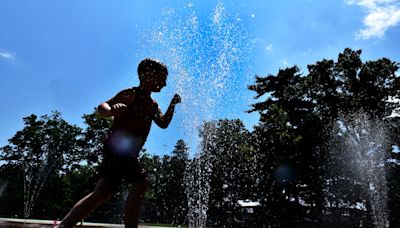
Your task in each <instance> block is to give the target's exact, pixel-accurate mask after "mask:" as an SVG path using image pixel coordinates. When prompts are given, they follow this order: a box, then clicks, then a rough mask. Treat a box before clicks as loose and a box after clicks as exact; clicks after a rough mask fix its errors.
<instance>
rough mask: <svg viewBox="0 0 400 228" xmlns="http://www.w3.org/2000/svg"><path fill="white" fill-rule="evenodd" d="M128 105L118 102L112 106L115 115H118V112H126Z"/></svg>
mask: <svg viewBox="0 0 400 228" xmlns="http://www.w3.org/2000/svg"><path fill="white" fill-rule="evenodd" d="M127 107H128V106H126V104H123V103H117V104H115V105H113V106H111V110H112V112H113V114H114V115H118V114H121V113H122V112H124V111H125V110H126V108H127Z"/></svg>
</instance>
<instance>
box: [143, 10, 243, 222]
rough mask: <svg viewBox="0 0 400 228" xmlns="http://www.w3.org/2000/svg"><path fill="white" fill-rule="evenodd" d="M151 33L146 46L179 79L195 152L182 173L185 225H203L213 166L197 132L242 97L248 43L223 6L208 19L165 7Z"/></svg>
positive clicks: (186, 124) (186, 130)
mask: <svg viewBox="0 0 400 228" xmlns="http://www.w3.org/2000/svg"><path fill="white" fill-rule="evenodd" d="M152 31H153V32H152V39H150V40H149V43H148V44H146V46H149V45H150V46H151V47H152V48H151V49H152V50H155V53H151V54H152V55H153V56H159V58H160V59H165V61H166V63H167V65H168V66H169V67H170V71H172V72H173V73H171V75H178V77H177V78H174V79H173V80H170V81H171V84H172V87H173V88H175V91H176V92H177V93H178V94H180V95H181V96H182V100H183V101H184V102H183V103H182V105H181V109H180V110H181V112H182V114H181V118H182V120H181V121H182V122H183V124H182V126H183V128H184V134H185V135H186V137H187V138H186V139H185V141H187V142H189V143H190V147H191V148H194V149H195V150H196V149H197V152H196V151H194V155H193V157H194V158H193V161H192V163H191V164H189V165H188V172H187V175H186V180H187V181H186V182H187V194H188V201H189V202H188V203H189V212H188V218H189V226H190V227H205V226H206V221H207V210H208V194H209V191H210V186H209V176H210V173H211V172H212V168H213V167H212V165H211V163H210V162H209V155H208V154H207V153H204V154H203V153H200V151H203V152H204V148H203V149H202V148H200V147H199V142H200V141H201V140H203V141H204V140H206V139H204V138H203V139H201V138H199V136H198V130H199V128H200V127H201V126H202V124H203V123H204V121H208V120H212V119H217V118H218V115H223V114H224V113H225V114H226V113H229V110H230V109H231V108H233V106H232V104H233V103H234V101H235V99H241V98H242V96H241V94H240V92H238V91H243V90H239V89H238V88H239V86H240V87H243V86H245V85H246V82H242V83H240V82H241V80H237V78H238V77H239V76H241V75H243V70H244V65H245V64H244V63H245V61H246V59H247V57H246V54H247V52H248V48H249V47H248V46H247V45H248V44H249V43H250V42H248V40H247V37H248V35H247V34H246V30H245V29H244V26H243V25H242V24H241V19H240V18H239V17H238V16H233V15H231V14H230V13H229V12H228V11H227V10H226V8H225V6H224V5H223V4H222V3H218V4H217V5H216V7H215V8H214V11H213V13H212V15H211V16H210V17H209V18H208V19H207V20H206V21H202V19H201V18H199V17H198V16H197V14H196V10H195V7H194V5H193V4H187V5H186V7H185V8H184V12H177V10H175V9H164V11H163V12H162V21H160V22H159V23H158V24H156V28H152ZM185 101H187V102H185ZM242 103H245V102H242ZM206 137H212V136H206ZM192 154H193V153H192Z"/></svg>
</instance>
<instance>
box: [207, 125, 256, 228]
mask: <svg viewBox="0 0 400 228" xmlns="http://www.w3.org/2000/svg"><path fill="white" fill-rule="evenodd" d="M200 136H201V138H202V141H201V148H202V151H201V153H203V156H204V157H203V158H206V159H208V161H207V162H208V163H209V169H210V170H208V171H207V170H206V171H205V172H208V178H209V179H208V181H209V189H210V190H209V191H210V192H209V209H208V220H209V221H212V223H214V224H216V225H219V226H221V225H226V226H229V227H237V226H240V224H239V221H241V219H242V218H241V211H242V208H241V207H240V205H239V204H238V201H239V200H247V199H251V197H252V195H251V192H250V191H249V190H251V187H252V186H251V183H252V182H253V181H254V179H253V177H254V176H253V173H252V172H251V171H252V169H251V166H252V165H251V163H250V162H249V158H250V157H251V156H249V155H250V154H249V153H250V152H251V150H250V144H249V138H250V133H249V132H248V131H247V130H246V129H245V127H244V124H243V123H242V122H241V121H240V120H238V119H236V120H227V119H224V120H217V121H210V122H206V123H204V125H203V127H202V128H201V131H200ZM205 168H207V167H205ZM204 181H207V180H204Z"/></svg>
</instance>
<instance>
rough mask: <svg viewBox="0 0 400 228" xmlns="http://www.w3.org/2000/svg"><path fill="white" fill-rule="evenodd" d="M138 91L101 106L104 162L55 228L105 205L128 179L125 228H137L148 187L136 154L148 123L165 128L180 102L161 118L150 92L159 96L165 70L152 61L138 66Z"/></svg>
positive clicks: (177, 98) (124, 92)
mask: <svg viewBox="0 0 400 228" xmlns="http://www.w3.org/2000/svg"><path fill="white" fill-rule="evenodd" d="M138 75H139V80H140V84H139V87H133V88H130V89H126V90H122V91H121V92H119V93H118V94H117V95H116V96H115V97H113V98H111V99H110V100H108V101H106V102H104V103H101V104H100V105H99V107H98V112H99V113H100V115H102V116H105V117H108V116H113V117H114V119H113V123H112V126H111V131H110V133H109V135H108V137H107V139H106V140H105V143H104V161H103V163H102V165H101V166H100V171H99V175H100V179H99V181H98V182H97V184H96V187H95V189H94V191H93V192H92V193H90V194H89V195H87V196H85V197H84V198H83V199H81V200H80V201H79V202H78V203H76V204H75V206H74V207H73V208H72V210H71V211H70V212H69V213H68V214H67V215H66V216H65V217H64V219H63V220H62V221H61V223H60V224H59V226H58V227H59V228H65V227H73V226H74V225H75V224H76V223H77V222H79V221H80V220H82V219H83V218H85V217H86V216H87V215H88V214H89V213H90V212H91V211H93V210H94V209H95V208H97V207H98V206H99V205H100V204H102V203H103V202H104V201H106V200H107V199H108V198H109V197H110V196H111V194H112V192H113V191H114V190H115V189H116V187H118V185H119V184H121V181H122V180H123V179H128V180H129V181H130V182H131V183H132V184H133V186H132V189H131V191H130V192H129V195H128V198H127V199H126V202H125V207H124V211H125V217H124V221H125V227H137V226H138V221H139V213H140V209H141V205H142V202H143V197H144V193H145V192H146V190H147V189H148V188H149V186H150V181H149V179H148V177H147V176H146V172H145V170H144V169H143V168H142V166H141V165H140V162H139V160H138V153H139V151H140V150H141V148H142V146H143V144H144V143H145V141H146V138H147V136H148V134H149V131H150V127H151V123H152V121H154V122H155V123H156V124H157V125H158V126H159V127H161V128H167V127H168V125H169V123H170V122H171V120H172V117H173V115H174V109H175V105H176V104H178V103H180V102H181V98H180V96H179V95H178V94H175V96H174V98H173V99H172V100H171V103H170V105H169V107H168V110H167V112H166V113H165V115H163V114H162V112H161V110H160V108H159V107H158V104H157V102H156V101H154V100H152V99H151V97H150V94H151V92H160V90H161V89H162V88H163V87H164V86H166V79H167V75H168V70H167V67H166V66H165V65H164V64H162V63H160V62H158V61H157V60H153V59H144V60H143V61H142V62H140V64H139V66H138Z"/></svg>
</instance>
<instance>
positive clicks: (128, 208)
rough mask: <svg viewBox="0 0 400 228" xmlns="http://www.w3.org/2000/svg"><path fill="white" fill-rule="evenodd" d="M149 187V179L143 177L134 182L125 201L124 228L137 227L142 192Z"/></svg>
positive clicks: (142, 196)
mask: <svg viewBox="0 0 400 228" xmlns="http://www.w3.org/2000/svg"><path fill="white" fill-rule="evenodd" d="M149 187H150V180H149V179H148V178H147V177H146V178H145V179H143V180H141V181H139V182H136V183H135V184H134V185H133V186H132V189H131V191H130V192H129V195H128V198H127V199H126V202H125V228H137V227H138V222H139V215H140V210H141V208H142V203H143V199H144V193H145V192H146V190H147V189H148V188H149Z"/></svg>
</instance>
